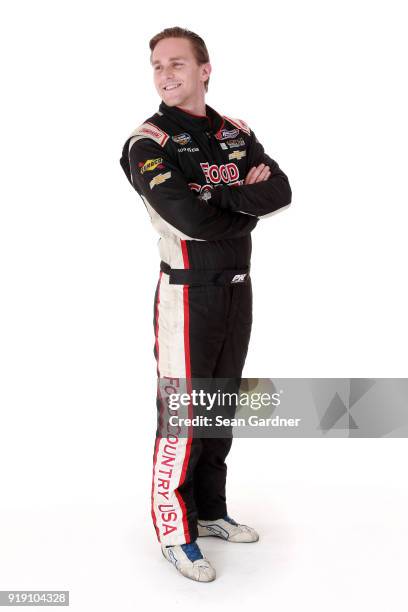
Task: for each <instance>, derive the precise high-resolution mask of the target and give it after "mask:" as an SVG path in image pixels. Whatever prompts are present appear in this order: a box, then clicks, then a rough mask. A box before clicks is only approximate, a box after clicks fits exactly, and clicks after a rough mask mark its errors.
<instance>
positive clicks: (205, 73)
mask: <svg viewBox="0 0 408 612" xmlns="http://www.w3.org/2000/svg"><path fill="white" fill-rule="evenodd" d="M200 68H201V80H202V81H204V82H205V81H206V80H207V79H208V78H209V76H210V74H211V70H212V67H211V64H210V62H207V63H206V64H201V66H200Z"/></svg>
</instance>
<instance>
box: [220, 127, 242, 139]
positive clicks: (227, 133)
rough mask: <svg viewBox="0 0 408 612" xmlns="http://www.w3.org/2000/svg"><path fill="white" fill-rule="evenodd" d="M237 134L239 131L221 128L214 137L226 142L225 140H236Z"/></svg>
mask: <svg viewBox="0 0 408 612" xmlns="http://www.w3.org/2000/svg"><path fill="white" fill-rule="evenodd" d="M238 134H239V130H237V129H235V130H226V129H225V128H223V129H222V130H219V131H218V132H217V133H216V135H215V137H216V138H217V139H218V140H227V138H236V136H238Z"/></svg>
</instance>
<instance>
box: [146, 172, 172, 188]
mask: <svg viewBox="0 0 408 612" xmlns="http://www.w3.org/2000/svg"><path fill="white" fill-rule="evenodd" d="M170 177H171V172H170V171H169V172H165V173H164V174H158V175H157V176H155V177H154V178H153V179H152V180H151V181H150V183H149V185H150V189H153V187H154V186H155V185H160V183H164V181H167V179H169V178H170Z"/></svg>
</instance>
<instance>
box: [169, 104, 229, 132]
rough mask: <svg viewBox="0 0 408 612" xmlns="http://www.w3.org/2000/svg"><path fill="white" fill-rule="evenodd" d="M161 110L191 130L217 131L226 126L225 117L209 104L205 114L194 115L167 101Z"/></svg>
mask: <svg viewBox="0 0 408 612" xmlns="http://www.w3.org/2000/svg"><path fill="white" fill-rule="evenodd" d="M159 111H160V112H161V113H163V115H165V116H166V117H168V118H169V119H171V120H172V121H174V123H177V124H178V125H180V127H181V128H182V129H184V130H189V131H191V132H206V131H208V130H210V131H212V132H214V133H216V132H218V131H219V130H220V129H222V127H223V126H224V119H223V118H222V117H221V115H219V114H218V113H217V112H216V111H215V110H214V109H213V108H211V106H208V104H206V105H205V112H206V114H205V115H194V114H193V113H190V112H189V111H186V110H183V109H181V108H179V107H178V106H167V104H165V102H161V104H160V106H159Z"/></svg>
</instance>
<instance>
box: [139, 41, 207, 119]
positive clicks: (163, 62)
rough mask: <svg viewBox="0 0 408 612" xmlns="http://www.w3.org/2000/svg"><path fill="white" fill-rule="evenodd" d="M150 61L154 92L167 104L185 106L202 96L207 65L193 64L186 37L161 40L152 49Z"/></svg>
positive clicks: (192, 56) (195, 62) (194, 62)
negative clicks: (155, 90)
mask: <svg viewBox="0 0 408 612" xmlns="http://www.w3.org/2000/svg"><path fill="white" fill-rule="evenodd" d="M151 63H152V66H153V75H154V84H155V86H156V89H157V92H158V94H159V96H160V97H161V99H162V100H163V101H164V102H165V103H166V104H167V105H168V106H181V107H185V108H188V107H189V106H191V105H194V104H195V103H196V102H199V101H200V100H202V99H203V98H204V95H205V87H204V83H205V81H206V80H207V79H208V77H209V75H210V72H211V65H210V64H209V63H207V64H202V65H201V66H199V65H198V64H197V61H196V59H195V56H194V53H193V48H192V46H191V42H190V41H189V40H188V39H186V38H165V39H163V40H161V41H160V42H158V43H157V45H156V46H155V48H154V51H153V53H152V57H151Z"/></svg>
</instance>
